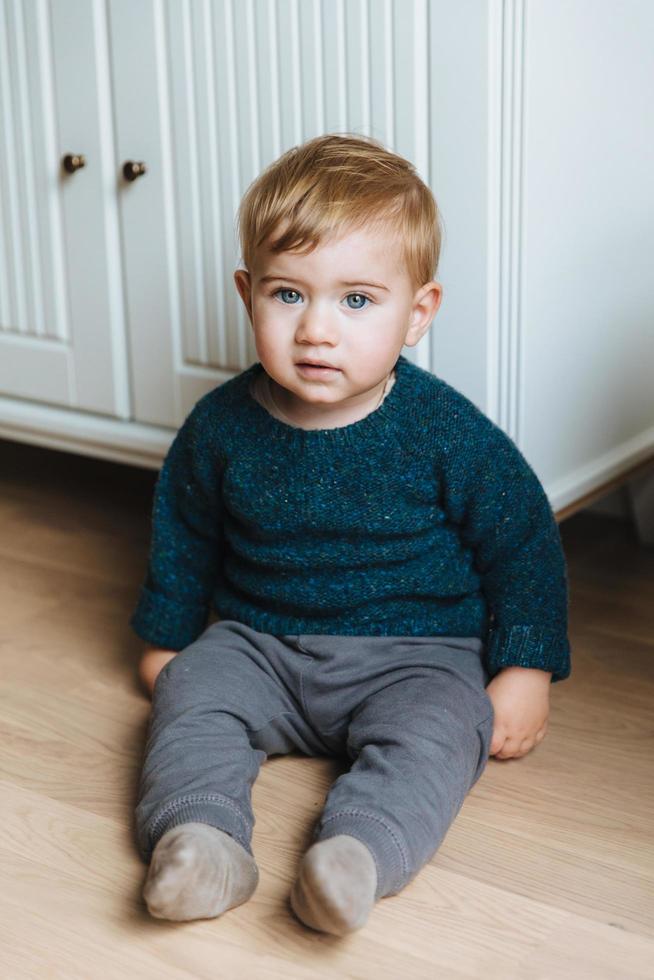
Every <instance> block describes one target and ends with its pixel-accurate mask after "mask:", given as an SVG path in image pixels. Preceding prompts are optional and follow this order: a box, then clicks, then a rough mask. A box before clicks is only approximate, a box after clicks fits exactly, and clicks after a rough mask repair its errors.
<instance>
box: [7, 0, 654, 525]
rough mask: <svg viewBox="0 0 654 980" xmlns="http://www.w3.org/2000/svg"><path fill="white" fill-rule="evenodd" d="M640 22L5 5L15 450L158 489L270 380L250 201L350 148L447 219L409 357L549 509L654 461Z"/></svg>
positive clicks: (504, 12) (369, 0)
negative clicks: (167, 461) (529, 468)
mask: <svg viewBox="0 0 654 980" xmlns="http://www.w3.org/2000/svg"><path fill="white" fill-rule="evenodd" d="M627 6H628V7H629V11H630V16H629V17H623V16H622V15H620V14H619V12H618V11H616V9H615V5H614V4H612V3H610V2H609V0H602V2H591V0H573V2H572V3H569V2H564V0H551V2H548V3H547V4H544V3H540V2H538V0H533V2H531V0H504V2H502V0H467V2H465V3H460V4H452V3H448V2H446V0H412V2H411V3H406V2H404V0H315V2H309V0H302V2H300V3H297V2H295V0H207V2H200V0H187V2H182V0H95V2H93V3H91V2H89V0H52V2H50V3H48V2H46V0H29V2H27V0H23V2H21V0H0V127H1V128H0V436H5V437H8V438H12V439H18V440H24V441H30V442H34V443H38V444H43V445H49V446H54V447H61V448H67V449H70V450H73V451H78V452H82V453H86V454H90V455H98V456H104V457H106V458H111V459H116V460H122V461H126V462H136V463H140V464H143V465H147V466H152V467H157V466H159V464H160V462H161V459H162V457H163V455H164V453H165V451H166V448H167V446H168V444H169V443H170V441H171V439H172V437H173V435H174V431H175V429H176V428H177V427H178V426H179V425H180V424H181V422H182V421H183V419H184V418H185V416H186V415H187V414H188V412H189V411H190V409H191V407H192V405H193V404H194V403H195V402H196V401H197V400H198V398H199V397H201V395H202V394H204V392H206V391H208V390H210V389H211V388H213V387H215V386H216V385H217V384H220V383H221V382H222V381H225V380H227V379H228V378H229V377H231V376H232V375H233V374H235V373H237V372H239V371H241V370H243V369H244V368H246V367H247V366H249V365H250V364H251V363H252V362H253V361H254V360H256V351H255V348H254V344H253V342H252V337H251V332H250V329H249V326H248V325H247V322H246V319H245V316H244V313H243V310H242V308H241V306H240V300H238V297H237V295H236V291H235V289H234V286H233V282H232V273H233V270H234V268H235V267H236V265H237V264H238V261H239V254H238V249H237V242H236V235H235V215H236V209H237V206H238V202H239V200H240V197H241V195H242V193H243V191H244V190H245V188H246V187H247V186H248V184H249V183H250V182H251V181H252V180H253V179H254V177H255V176H256V175H257V174H258V173H259V172H260V170H261V169H262V168H263V167H265V166H266V165H267V164H268V163H269V162H270V161H271V160H273V159H274V158H275V157H277V156H278V155H279V154H280V153H281V152H282V151H283V150H285V149H286V148H288V147H290V146H292V145H295V144H297V143H299V142H302V141H303V140H305V139H308V138H310V137H311V136H314V135H317V134H318V133H321V132H339V131H340V132H343V131H353V132H360V133H369V134H371V135H373V136H376V137H377V138H379V139H381V140H382V142H384V143H385V144H387V145H389V146H391V147H392V148H394V149H396V150H397V151H398V152H399V153H401V154H402V155H404V156H406V157H408V158H409V159H411V160H412V161H413V162H414V163H415V165H416V167H417V169H418V171H419V173H420V174H421V176H422V177H423V178H424V179H425V180H426V181H427V182H428V183H429V184H430V185H431V186H432V187H433V189H434V191H435V193H436V196H437V199H438V201H439V204H440V206H441V210H442V213H443V217H444V223H445V238H444V247H443V253H442V262H441V269H440V274H439V278H440V280H441V282H442V283H443V285H444V301H443V305H442V308H441V312H440V313H439V315H438V317H437V318H436V320H435V321H434V324H433V326H432V330H431V331H430V333H429V334H428V335H427V336H426V337H425V338H424V339H423V341H422V342H421V344H420V345H419V347H418V348H406V349H405V351H404V353H405V354H406V356H407V357H409V358H411V359H412V360H415V361H417V363H419V364H420V365H421V366H423V367H425V368H427V369H429V370H432V371H434V372H435V373H436V374H438V375H439V376H440V377H443V378H444V379H445V380H447V381H449V382H450V383H451V384H453V385H454V386H455V387H457V388H458V389H459V390H461V391H463V392H464V393H465V394H466V395H467V396H468V397H469V398H471V399H472V400H473V401H474V402H475V403H476V404H477V405H479V407H480V408H482V410H483V411H485V412H486V413H487V414H488V415H489V416H490V417H491V418H493V419H494V420H495V421H497V422H498V424H500V425H501V426H502V427H503V428H504V429H505V431H506V432H508V434H509V435H511V437H512V438H513V439H515V441H516V442H517V444H518V445H519V446H520V448H521V449H522V451H523V452H524V453H525V455H526V456H527V458H528V459H529V461H530V462H531V463H532V465H533V466H534V468H535V469H536V472H537V473H538V474H539V476H540V478H541V479H542V481H543V483H544V484H545V487H546V489H547V491H548V494H549V496H550V500H551V502H552V505H553V506H554V508H555V509H560V508H563V507H565V506H566V505H569V504H571V503H573V502H574V501H575V500H577V499H578V498H580V497H582V496H583V495H584V494H586V493H588V492H589V491H592V490H593V489H594V488H595V487H598V486H600V485H601V484H603V483H604V482H606V481H607V480H609V479H611V478H614V477H616V476H617V475H619V474H620V473H622V472H624V471H626V470H628V469H629V468H630V467H633V466H634V465H636V464H637V463H641V462H642V461H643V460H645V459H647V458H648V457H649V456H650V455H651V454H652V446H653V445H654V395H653V394H652V389H653V387H654V386H652V385H651V365H652V358H653V355H654V331H653V329H652V318H651V300H652V296H651V287H650V286H649V281H650V279H651V277H649V276H648V275H647V270H646V269H645V261H644V257H645V255H647V254H648V252H649V253H651V250H652V245H654V227H653V226H652V223H651V222H649V223H648V222H647V221H645V218H644V216H645V215H646V214H647V213H651V212H652V205H653V204H654V191H653V188H652V183H651V180H650V179H649V172H648V167H647V158H648V155H649V156H650V157H651V153H652V149H653V148H654V137H653V136H652V133H651V131H647V130H646V129H645V127H644V126H643V125H642V121H641V120H640V118H639V115H638V111H637V108H634V106H635V105H636V106H637V103H636V102H635V101H634V96H635V95H638V94H639V93H640V94H644V93H645V92H647V91H649V90H650V89H651V87H652V84H653V83H654V77H653V72H652V61H651V55H650V54H649V53H648V52H649V47H648V44H647V39H648V37H649V36H651V29H652V27H654V11H652V9H651V6H650V5H648V4H647V2H646V0H629V3H628V5H627ZM609 53H610V55H611V58H612V71H611V84H610V86H608V81H607V79H606V77H605V75H604V74H603V64H604V61H605V57H606V56H607V55H608V54H609ZM598 85H599V86H600V88H599V91H600V92H603V95H602V97H601V99H600V100H595V99H596V97H595V93H596V91H598V88H597V86H598ZM602 86H604V87H602ZM594 100H595V101H594ZM600 102H601V105H600ZM616 127H619V132H620V144H621V147H622V152H619V151H618V150H617V149H616V147H615V145H614V144H611V149H610V152H608V153H604V154H603V153H602V152H601V149H602V147H603V146H605V145H606V139H605V135H606V132H611V131H615V128H616ZM600 130H601V131H600ZM67 153H76V154H83V155H84V157H85V160H86V165H85V166H84V167H82V168H81V169H78V170H77V171H76V172H75V173H72V174H69V173H67V172H66V171H65V170H64V169H63V167H62V159H63V158H64V156H65V154H67ZM128 161H132V162H134V163H136V164H142V165H143V166H144V168H145V169H144V172H143V173H142V174H141V175H140V176H137V177H136V178H135V179H134V180H132V181H130V180H127V179H125V177H124V175H123V168H124V166H125V164H126V163H127V162H128ZM603 188H604V189H605V190H606V195H605V196H604V197H602V189H603ZM599 198H601V200H599ZM639 214H641V215H642V216H643V220H641V221H638V220H637V219H638V215H639ZM600 215H601V220H600V218H599V216H600ZM625 216H628V217H629V226H627V224H625ZM602 231H604V232H605V236H604V239H602ZM602 241H603V242H604V244H602ZM616 247H617V248H616ZM611 268H615V269H619V270H620V276H619V277H616V276H612V275H611ZM648 304H649V306H648ZM648 309H649V313H648V312H647V310H648Z"/></svg>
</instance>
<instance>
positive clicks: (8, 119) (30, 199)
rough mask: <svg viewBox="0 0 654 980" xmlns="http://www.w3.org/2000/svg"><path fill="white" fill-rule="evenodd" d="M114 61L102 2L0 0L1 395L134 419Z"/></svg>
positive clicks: (78, 0)
mask: <svg viewBox="0 0 654 980" xmlns="http://www.w3.org/2000/svg"><path fill="white" fill-rule="evenodd" d="M107 64H108V58H107V31H106V17H105V11H104V8H103V7H102V5H101V4H90V3H88V2H87V0H57V2H56V3H53V4H47V3H44V2H42V3H20V2H16V0H13V2H12V0H0V392H2V393H3V394H7V395H14V396H18V397H20V398H26V399H32V400H35V401H39V402H48V403H52V404H55V405H65V406H67V407H71V408H77V409H86V410H88V411H93V412H96V413H101V414H107V415H115V416H119V417H127V416H128V415H129V404H128V394H127V383H126V380H127V373H126V370H125V344H124V319H123V302H122V295H121V280H120V253H119V235H118V221H117V214H116V205H115V198H116V190H117V187H118V181H117V179H116V168H115V161H114V154H113V141H112V128H111V105H110V98H109V85H108V74H107ZM69 152H70V153H75V154H83V155H84V157H85V158H86V166H84V167H83V168H82V169H79V170H77V171H76V172H75V173H68V172H67V171H66V170H65V169H64V167H63V166H62V158H63V156H64V155H65V154H66V153H69Z"/></svg>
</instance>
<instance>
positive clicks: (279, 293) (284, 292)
mask: <svg viewBox="0 0 654 980" xmlns="http://www.w3.org/2000/svg"><path fill="white" fill-rule="evenodd" d="M274 295H275V296H279V297H280V299H281V301H282V303H286V305H287V306H296V305H297V303H298V302H299V300H300V294H299V293H298V291H297V290H296V289H278V290H277V292H276V293H275V294H274ZM289 295H290V296H291V299H290V300H289V299H286V298H285V297H288V296H289ZM293 297H295V299H294V298H293Z"/></svg>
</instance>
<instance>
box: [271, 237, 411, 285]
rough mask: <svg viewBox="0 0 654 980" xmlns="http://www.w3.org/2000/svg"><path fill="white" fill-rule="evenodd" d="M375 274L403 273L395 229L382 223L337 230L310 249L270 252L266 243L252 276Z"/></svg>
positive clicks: (352, 276)
mask: <svg viewBox="0 0 654 980" xmlns="http://www.w3.org/2000/svg"><path fill="white" fill-rule="evenodd" d="M271 237H272V238H273V239H274V237H275V235H273V236H271ZM373 269H374V270H375V272H376V275H377V276H381V277H383V278H385V279H388V280H396V279H398V278H402V277H403V276H404V275H405V269H404V262H403V254H402V246H401V242H400V239H399V237H398V235H397V233H396V232H394V231H393V230H391V229H389V228H388V227H383V226H381V225H378V226H371V227H365V228H354V229H346V230H344V231H340V232H338V233H337V234H334V235H332V236H330V237H329V238H325V239H324V240H322V241H321V242H320V243H319V245H317V246H316V248H315V249H313V250H312V251H310V252H294V251H288V252H273V251H272V250H271V248H270V246H269V244H268V243H266V245H265V246H264V247H263V248H261V249H259V250H258V253H257V256H256V269H255V275H257V276H258V277H261V276H266V275H270V274H271V273H278V272H279V273H280V275H284V274H286V275H290V274H291V273H292V272H295V273H296V274H298V275H299V274H300V273H303V274H304V275H307V276H316V277H317V276H320V277H321V278H333V279H343V278H347V279H350V280H355V279H363V278H364V277H365V275H370V273H371V270H373Z"/></svg>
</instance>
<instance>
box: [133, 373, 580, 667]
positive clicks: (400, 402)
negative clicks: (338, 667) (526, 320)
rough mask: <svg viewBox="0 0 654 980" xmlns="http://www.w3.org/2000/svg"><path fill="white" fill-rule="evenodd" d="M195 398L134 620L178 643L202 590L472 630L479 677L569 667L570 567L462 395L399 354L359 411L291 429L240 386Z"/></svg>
mask: <svg viewBox="0 0 654 980" xmlns="http://www.w3.org/2000/svg"><path fill="white" fill-rule="evenodd" d="M261 371H263V367H262V365H261V364H260V363H259V362H257V363H256V364H254V365H253V366H252V367H250V368H248V369H247V370H245V371H243V372H241V373H240V374H238V375H237V376H236V377H233V378H231V379H230V380H229V381H226V382H225V383H223V384H221V385H219V386H218V387H217V388H214V389H213V391H210V392H209V393H208V394H207V395H205V396H204V397H203V398H201V399H200V400H199V401H198V403H197V404H196V405H195V407H194V408H193V409H192V411H191V412H190V414H189V415H188V417H187V419H186V421H185V422H184V424H183V425H182V427H181V428H180V430H179V432H178V433H177V435H176V437H175V439H174V440H173V443H172V445H171V447H170V449H169V451H168V453H167V456H166V458H165V460H164V463H163V466H162V469H161V471H160V473H159V477H158V480H157V484H156V488H155V492H154V504H153V512H152V538H151V546H150V556H149V563H148V568H147V574H146V578H145V581H144V583H143V587H142V589H141V592H140V595H139V597H138V602H137V605H136V609H135V611H134V613H133V616H132V618H131V620H130V625H131V626H132V628H133V630H134V631H135V632H136V633H137V634H138V635H139V636H140V637H141V638H142V639H144V640H147V641H149V642H150V643H153V644H156V645H158V646H162V647H167V648H169V649H171V650H181V649H183V648H184V647H186V646H188V645H189V644H190V643H192V642H193V640H195V639H196V638H197V637H198V636H199V635H200V634H201V633H202V632H203V630H204V629H205V628H206V625H207V621H208V618H209V611H210V608H211V605H212V604H213V607H214V609H215V612H216V613H217V615H218V617H219V618H220V619H231V620H237V621H239V622H241V623H244V624H246V625H247V626H250V627H251V628H252V629H255V630H259V631H261V632H267V633H270V634H273V635H276V636H283V635H288V634H295V635H298V634H302V633H306V634H311V633H329V634H332V635H369V636H403V635H412V636H413V635H417V636H478V637H481V638H482V639H483V640H484V642H485V644H486V648H485V649H486V663H487V667H488V670H489V672H490V675H491V676H494V675H495V674H496V673H497V672H498V670H500V669H501V668H502V667H506V666H510V665H518V666H521V667H535V668H539V669H541V670H547V671H552V681H554V682H555V681H559V680H564V679H565V678H566V677H568V675H569V674H570V647H569V643H568V637H567V612H568V608H567V607H568V594H567V572H566V565H565V558H564V554H563V549H562V546H561V539H560V535H559V530H558V527H557V524H556V521H555V520H554V515H553V513H552V509H551V507H550V504H549V501H548V499H547V496H546V494H545V491H544V490H543V487H542V485H541V483H540V482H539V480H538V478H537V477H536V475H535V473H534V472H533V470H532V469H531V468H530V466H529V464H528V463H527V461H526V460H525V458H524V456H523V455H522V454H521V452H520V451H519V450H518V448H517V446H516V445H515V443H513V442H512V440H511V439H510V438H509V437H508V436H507V435H506V434H505V433H504V432H503V430H502V429H500V428H499V427H498V426H497V425H495V424H494V423H493V422H492V421H491V420H490V419H489V418H488V417H487V416H486V415H484V414H483V412H481V411H480V410H479V409H478V408H477V407H476V406H475V405H474V404H473V403H472V402H471V401H470V400H469V399H467V398H466V397H465V396H464V395H463V394H461V393H460V392H458V391H457V390H456V389H455V388H453V387H451V386H450V385H448V384H447V383H446V382H445V381H443V380H441V379H440V378H438V377H437V376H435V375H433V374H431V373H430V372H428V371H426V370H424V369H422V368H420V367H418V366H417V365H415V364H413V362H412V361H410V360H408V359H407V358H406V357H404V356H402V355H400V356H399V358H398V360H397V363H396V365H395V371H396V380H395V384H394V385H393V387H392V388H391V390H390V392H389V393H388V395H387V396H386V398H385V399H384V400H383V401H382V403H381V405H380V406H379V407H378V408H377V409H375V410H374V411H373V412H371V413H370V414H369V415H367V416H366V417H365V418H363V419H360V420H359V421H357V422H353V423H351V424H349V425H344V426H341V427H339V428H332V429H302V428H297V427H295V426H292V425H287V424H286V423H285V422H282V421H280V420H278V419H276V418H274V417H273V416H272V415H270V413H269V412H268V411H267V410H266V409H265V408H264V407H263V406H262V405H260V404H259V402H258V401H256V399H255V398H254V397H253V395H252V394H251V393H250V383H251V381H252V380H253V378H254V376H255V374H256V373H257V372H261Z"/></svg>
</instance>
